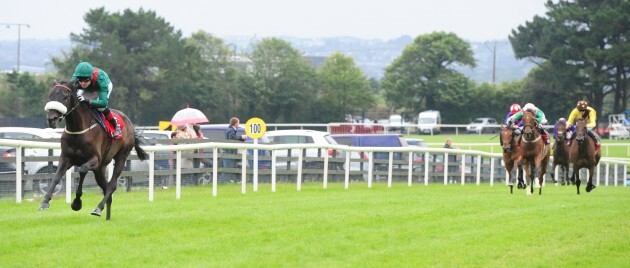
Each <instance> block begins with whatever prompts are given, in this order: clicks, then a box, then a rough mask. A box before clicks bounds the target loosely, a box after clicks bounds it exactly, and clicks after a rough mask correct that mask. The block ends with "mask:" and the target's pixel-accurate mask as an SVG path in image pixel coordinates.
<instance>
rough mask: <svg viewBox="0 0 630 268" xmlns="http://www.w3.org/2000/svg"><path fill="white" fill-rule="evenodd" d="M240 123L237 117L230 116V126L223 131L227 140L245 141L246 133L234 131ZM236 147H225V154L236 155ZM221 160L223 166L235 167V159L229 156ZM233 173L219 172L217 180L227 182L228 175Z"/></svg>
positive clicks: (230, 175)
mask: <svg viewBox="0 0 630 268" xmlns="http://www.w3.org/2000/svg"><path fill="white" fill-rule="evenodd" d="M239 123H240V121H239V119H238V118H236V117H232V118H231V119H230V126H229V127H228V128H227V130H226V131H225V138H226V139H228V140H238V141H245V139H246V138H247V136H246V135H237V133H236V129H237V128H238V124H239ZM236 152H237V151H236V149H226V150H224V153H225V154H229V155H236ZM221 162H222V163H223V168H236V160H235V159H231V158H223V159H222V160H221ZM233 175H234V174H230V173H221V176H219V181H221V182H228V181H229V180H230V179H229V178H230V177H232V176H233Z"/></svg>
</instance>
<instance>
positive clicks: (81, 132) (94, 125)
mask: <svg viewBox="0 0 630 268" xmlns="http://www.w3.org/2000/svg"><path fill="white" fill-rule="evenodd" d="M54 87H55V88H57V87H62V88H64V89H66V90H67V91H68V92H69V93H70V92H72V90H71V89H70V88H69V87H67V86H64V85H55V86H54ZM80 104H81V102H79V103H77V105H75V106H74V107H72V108H70V110H68V111H67V112H66V113H64V114H62V115H61V117H59V119H58V120H57V122H61V121H62V120H63V119H65V118H66V116H68V115H69V114H70V113H72V112H73V111H74V110H75V109H76V108H77V107H79V105H80ZM96 125H97V123H94V124H93V125H92V126H90V127H89V128H86V129H84V130H81V131H69V130H68V128H67V127H66V128H64V129H63V131H65V132H66V133H68V134H74V135H80V134H83V133H85V132H88V131H90V130H91V129H93V128H94V127H96Z"/></svg>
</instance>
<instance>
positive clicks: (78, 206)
mask: <svg viewBox="0 0 630 268" xmlns="http://www.w3.org/2000/svg"><path fill="white" fill-rule="evenodd" d="M85 175H87V172H79V185H78V186H77V192H76V196H75V197H74V200H73V201H72V204H71V205H70V207H71V208H72V210H74V211H79V210H81V208H82V207H83V202H82V201H81V196H83V180H84V179H85Z"/></svg>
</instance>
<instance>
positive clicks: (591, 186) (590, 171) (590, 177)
mask: <svg viewBox="0 0 630 268" xmlns="http://www.w3.org/2000/svg"><path fill="white" fill-rule="evenodd" d="M594 171H595V168H593V167H590V168H589V169H588V180H587V181H586V192H587V193H589V192H591V191H592V190H593V189H595V187H597V186H595V184H593V172H594Z"/></svg>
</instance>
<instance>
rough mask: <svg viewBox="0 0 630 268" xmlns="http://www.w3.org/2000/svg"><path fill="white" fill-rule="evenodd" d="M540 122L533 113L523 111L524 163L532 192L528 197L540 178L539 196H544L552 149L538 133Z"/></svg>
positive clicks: (528, 193) (522, 147) (529, 191)
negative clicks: (543, 190) (535, 182)
mask: <svg viewBox="0 0 630 268" xmlns="http://www.w3.org/2000/svg"><path fill="white" fill-rule="evenodd" d="M538 124H539V123H538V121H536V118H535V116H534V114H533V113H531V112H529V111H523V134H521V139H522V140H521V150H522V154H521V155H522V161H523V169H524V173H525V177H526V178H527V184H529V185H530V190H528V191H526V192H527V195H531V194H532V193H533V192H534V183H533V182H534V179H536V178H538V182H539V185H540V188H539V190H538V194H542V187H543V181H544V180H545V173H546V172H547V163H549V154H550V151H551V150H550V149H551V148H549V146H548V145H546V144H545V142H544V141H543V140H542V138H541V136H540V134H541V133H538V130H537V128H538Z"/></svg>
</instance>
